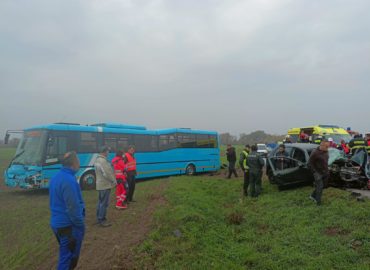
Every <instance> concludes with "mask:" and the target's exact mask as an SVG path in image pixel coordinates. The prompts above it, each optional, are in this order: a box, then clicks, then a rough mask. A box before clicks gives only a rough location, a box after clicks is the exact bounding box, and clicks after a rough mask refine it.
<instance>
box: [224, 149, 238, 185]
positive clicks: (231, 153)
mask: <svg viewBox="0 0 370 270" xmlns="http://www.w3.org/2000/svg"><path fill="white" fill-rule="evenodd" d="M226 157H227V161H228V162H229V175H228V177H227V178H229V179H230V178H231V175H232V174H234V175H235V177H238V174H237V173H236V169H235V163H236V151H235V148H234V147H232V146H231V144H229V145H228V146H227V150H226Z"/></svg>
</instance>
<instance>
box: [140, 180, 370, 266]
mask: <svg viewBox="0 0 370 270" xmlns="http://www.w3.org/2000/svg"><path fill="white" fill-rule="evenodd" d="M241 186H242V183H241V181H240V180H236V181H225V180H221V179H219V180H218V179H214V178H206V177H201V176H199V177H193V178H190V177H180V178H174V179H172V180H171V181H170V185H169V187H168V189H167V190H166V198H167V200H168V204H167V207H165V208H162V209H159V210H158V212H157V213H156V227H155V229H154V230H153V232H152V233H151V235H150V237H149V238H148V239H147V240H146V241H145V242H144V243H143V244H142V245H141V246H140V248H138V249H137V253H138V254H139V255H138V256H139V257H140V262H141V263H140V265H139V266H138V267H139V268H146V267H149V266H151V267H154V268H158V269H369V265H370V226H369V222H370V202H369V200H367V201H366V202H357V201H356V200H354V199H351V198H350V196H349V193H348V192H345V191H342V190H338V189H333V188H329V189H326V190H325V191H324V199H323V206H322V207H317V206H315V205H314V204H313V203H312V202H311V201H310V200H309V199H308V195H309V193H310V191H311V188H309V187H306V188H300V189H295V190H289V191H284V192H278V191H277V190H276V188H275V187H273V186H271V185H269V184H267V183H265V184H264V192H263V194H262V196H261V197H260V198H259V199H258V200H255V199H249V198H248V199H243V198H242V197H241ZM238 221H241V224H240V225H236V224H233V223H238ZM354 240H358V241H359V242H358V245H357V246H356V245H355V244H354V245H352V244H351V243H354V242H353V241H354Z"/></svg>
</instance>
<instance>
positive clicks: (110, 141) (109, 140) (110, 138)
mask: <svg viewBox="0 0 370 270" xmlns="http://www.w3.org/2000/svg"><path fill="white" fill-rule="evenodd" d="M117 139H118V135H116V134H109V133H107V134H104V141H103V144H104V145H107V146H109V147H110V148H111V151H112V152H116V151H117V149H118V148H117Z"/></svg>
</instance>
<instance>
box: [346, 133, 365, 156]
mask: <svg viewBox="0 0 370 270" xmlns="http://www.w3.org/2000/svg"><path fill="white" fill-rule="evenodd" d="M348 146H349V148H351V154H352V155H354V154H356V152H357V151H358V149H360V148H366V147H367V142H366V141H365V139H364V138H363V137H362V134H357V135H355V137H354V138H353V139H352V140H351V141H350V142H349V143H348Z"/></svg>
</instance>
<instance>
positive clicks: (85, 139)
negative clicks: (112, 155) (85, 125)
mask: <svg viewBox="0 0 370 270" xmlns="http://www.w3.org/2000/svg"><path fill="white" fill-rule="evenodd" d="M78 152H80V153H96V152H98V141H97V134H95V133H92V132H81V133H80V142H79V145H78Z"/></svg>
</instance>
